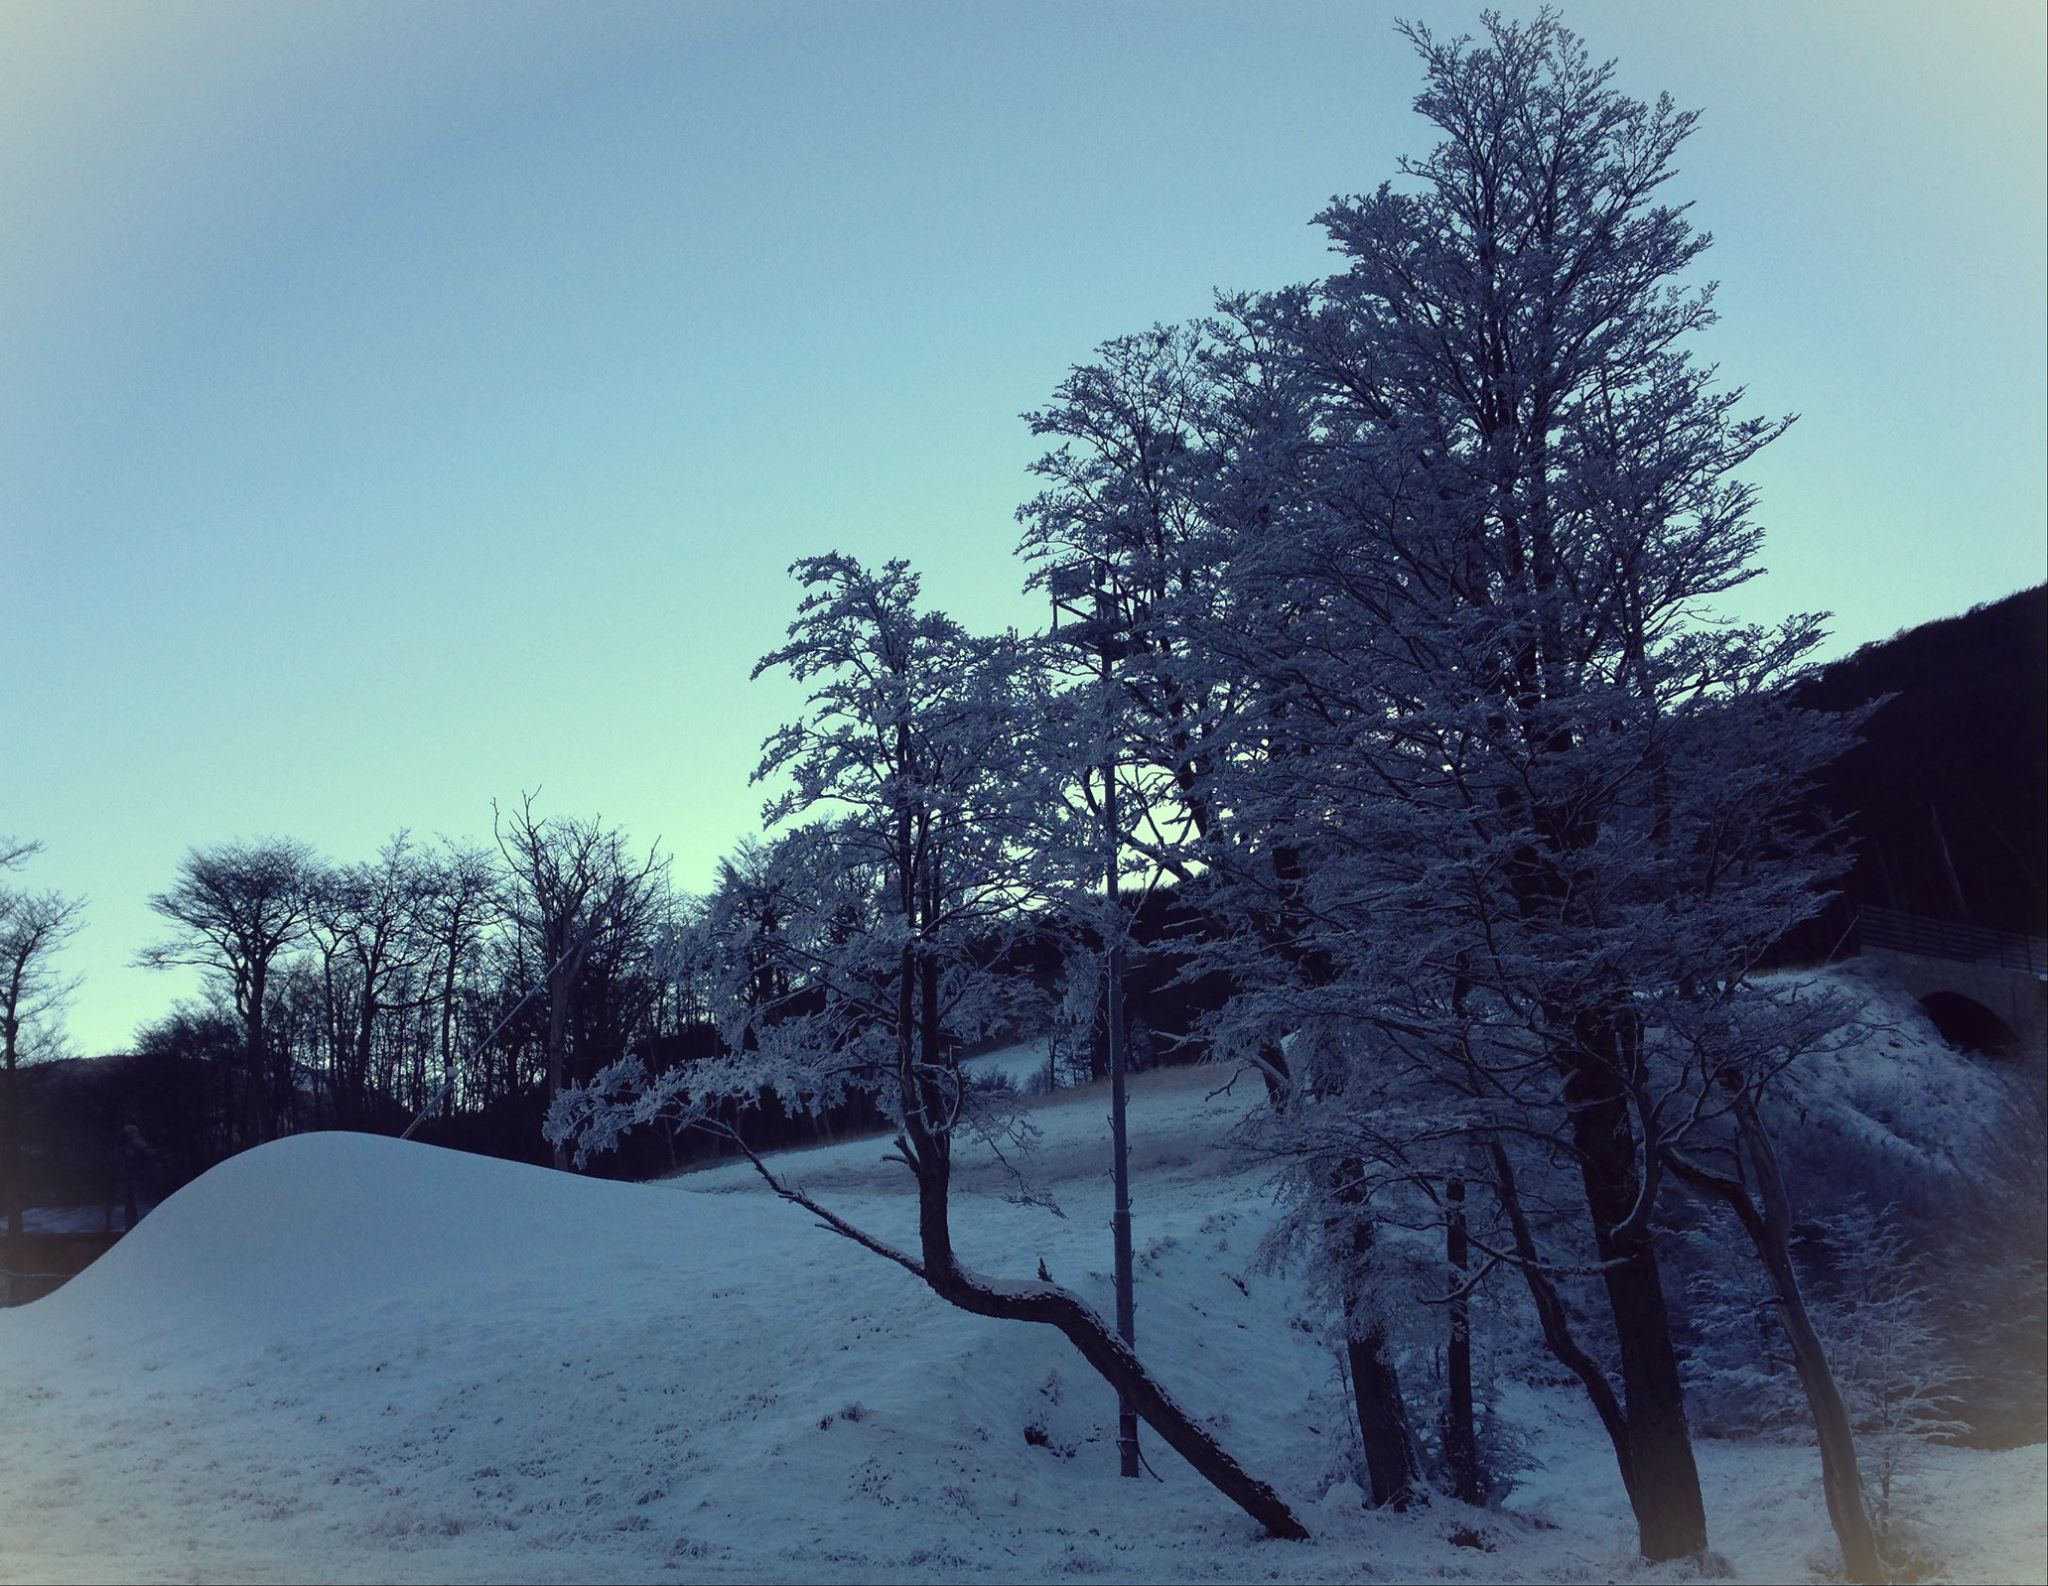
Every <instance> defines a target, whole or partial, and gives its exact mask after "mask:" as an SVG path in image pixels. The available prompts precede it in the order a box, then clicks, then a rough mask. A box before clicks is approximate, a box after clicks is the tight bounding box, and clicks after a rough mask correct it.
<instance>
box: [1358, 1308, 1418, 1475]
mask: <svg viewBox="0 0 2048 1586" xmlns="http://www.w3.org/2000/svg"><path fill="white" fill-rule="evenodd" d="M1345 1310H1346V1313H1347V1314H1346V1318H1345V1319H1346V1322H1347V1323H1348V1322H1349V1321H1350V1316H1349V1311H1350V1307H1349V1306H1346V1307H1345ZM1344 1355H1345V1360H1346V1362H1347V1364H1349V1366H1350V1368H1351V1398H1352V1407H1353V1409H1354V1410H1355V1411H1356V1413H1357V1415H1358V1435H1359V1439H1360V1441H1361V1442H1363V1443H1364V1445H1365V1475H1366V1481H1367V1482H1368V1484H1369V1485H1370V1486H1371V1488H1372V1492H1371V1495H1370V1496H1371V1501H1372V1506H1373V1507H1374V1508H1375V1509H1405V1508H1407V1507H1408V1505H1409V1504H1411V1503H1413V1502H1414V1501H1415V1488H1416V1484H1417V1481H1418V1477H1419V1472H1418V1471H1417V1469H1416V1462H1415V1445H1414V1444H1413V1443H1412V1442H1411V1441H1410V1440H1409V1437H1408V1405H1407V1401H1406V1400H1404V1399H1403V1398H1402V1396H1401V1379H1400V1377H1399V1375H1398V1374H1397V1373H1396V1372H1395V1370H1394V1363H1393V1361H1392V1360H1391V1359H1389V1358H1388V1355H1387V1335H1386V1333H1385V1332H1384V1331H1383V1330H1381V1329H1380V1328H1379V1327H1378V1326H1372V1327H1368V1328H1366V1329H1365V1330H1364V1333H1363V1335H1362V1336H1361V1335H1359V1334H1356V1333H1354V1334H1353V1335H1352V1336H1351V1337H1349V1338H1347V1339H1345V1341H1344Z"/></svg>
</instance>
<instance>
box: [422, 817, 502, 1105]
mask: <svg viewBox="0 0 2048 1586" xmlns="http://www.w3.org/2000/svg"><path fill="white" fill-rule="evenodd" d="M499 907H500V904H499V897H498V875H497V869H496V867H495V866H494V865H493V864H492V863H491V856H490V854H489V853H488V852H486V851H485V850H483V849H481V848H475V847H470V846H466V845H464V844H459V843H455V842H451V841H449V840H447V839H445V838H444V839H443V840H442V844H441V849H440V851H439V852H438V853H436V854H435V855H434V856H433V857H432V858H430V859H428V860H426V861H425V862H424V864H423V873H422V876H421V880H420V890H419V896H418V901H417V914H416V921H417V925H418V928H419V931H420V934H421V936H422V938H423V939H424V941H425V943H426V944H427V948H428V951H429V952H430V953H431V955H432V958H433V961H434V965H435V975H436V978H437V981H438V985H437V989H436V991H435V1001H436V1003H437V1004H438V1012H439V1020H440V1055H441V1111H442V1114H443V1116H446V1115H447V1114H449V1113H451V1112H453V1111H454V1110H455V1007H456V1000H457V997H456V987H457V982H458V980H459V978H460V976H461V973H462V963H463V960H464V959H465V958H466V957H468V956H469V954H470V953H471V952H472V951H474V949H475V947H476V945H477V943H478V941H479V940H480V939H481V937H482V935H483V933H484V930H485V929H486V927H488V926H489V924H490V922H491V921H492V920H493V919H494V918H495V917H496V916H497V914H498V912H499Z"/></svg>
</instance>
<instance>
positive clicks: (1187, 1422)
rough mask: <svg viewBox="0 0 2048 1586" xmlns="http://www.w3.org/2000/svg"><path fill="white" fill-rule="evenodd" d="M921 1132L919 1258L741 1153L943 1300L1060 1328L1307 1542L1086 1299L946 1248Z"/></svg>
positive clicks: (1199, 1470)
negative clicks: (994, 1273) (987, 1272)
mask: <svg viewBox="0 0 2048 1586" xmlns="http://www.w3.org/2000/svg"><path fill="white" fill-rule="evenodd" d="M923 1133H925V1131H923V1130H922V1129H920V1128H918V1127H917V1126H916V1125H915V1124H912V1125H910V1126H908V1127H906V1129H905V1131H904V1137H899V1141H898V1144H899V1146H908V1150H907V1153H906V1154H907V1155H908V1156H909V1158H910V1159H911V1162H912V1166H913V1170H914V1172H915V1174H916V1177H917V1202H918V1235H919V1243H920V1246H921V1249H922V1251H923V1257H922V1259H919V1258H918V1257H916V1256H912V1255H910V1254H908V1253H907V1252H905V1251H902V1250H898V1249H896V1248H895V1247H893V1246H891V1245H888V1244H885V1243H883V1242H882V1241H881V1240H879V1239H876V1238H873V1237H872V1236H871V1235H869V1234H867V1233H865V1232H864V1231H862V1230H861V1229H859V1228H856V1227H855V1226H854V1225H853V1224H851V1223H849V1222H847V1221H845V1220H844V1219H843V1218H841V1217H839V1216H837V1215H835V1214H834V1213H832V1212H829V1211H827V1210H826V1209H825V1208H824V1207H823V1206H820V1205H819V1204H818V1203H817V1202H816V1201H814V1200H812V1199H811V1198H810V1196H808V1195H806V1194H805V1193H804V1192H803V1191H802V1190H800V1189H797V1188H796V1187H794V1186H792V1185H788V1184H785V1183H783V1182H782V1181H781V1180H780V1179H778V1178H777V1177H775V1175H774V1174H773V1173H772V1172H771V1171H770V1170H769V1168H768V1166H767V1164H766V1163H764V1162H763V1161H762V1160H761V1159H760V1158H759V1157H758V1156H755V1155H754V1153H753V1152H751V1151H748V1152H747V1155H748V1157H749V1158H750V1160H752V1162H753V1164H754V1169H755V1171H756V1172H758V1173H759V1174H760V1175H761V1176H762V1178H764V1179H765V1180H767V1182H768V1186H769V1188H771V1189H772V1190H774V1191H775V1193H776V1194H777V1195H779V1196H781V1197H782V1198H783V1199H784V1200H786V1201H789V1202H791V1203H793V1204H795V1205H797V1206H801V1207H802V1208H803V1209H804V1210H805V1211H807V1212H809V1213H810V1214H811V1215H812V1216H814V1217H816V1218H817V1219H818V1220H819V1221H820V1222H821V1223H823V1224H824V1225H825V1226H826V1227H828V1228H830V1229H831V1230H832V1231H833V1232H834V1233H837V1234H841V1235H843V1236H844V1237H846V1238H848V1239H851V1240H852V1241H853V1242H854V1243H855V1244H858V1245H861V1246H862V1247H864V1248H866V1249H868V1250H872V1251H873V1252H874V1253H875V1254H876V1255H879V1256H883V1257H885V1258H887V1259H888V1260H890V1261H893V1262H895V1263H896V1264H897V1265H898V1266H900V1267H902V1268H903V1269H904V1270H905V1271H908V1272H912V1273H915V1274H916V1275H917V1276H918V1277H920V1278H922V1279H923V1280H924V1282H925V1284H926V1286H927V1287H929V1288H930V1289H931V1291H932V1292H933V1293H934V1294H936V1295H938V1297H939V1298H940V1299H942V1300H944V1301H946V1303H947V1304H949V1305H955V1306H958V1307H959V1308H960V1309H961V1310H963V1311H968V1312H971V1313H972V1314H974V1315H976V1316H987V1317H992V1318H994V1319H996V1320H998V1321H1009V1322H1038V1323H1041V1324H1043V1325H1045V1326H1048V1327H1055V1328H1057V1329H1059V1331H1060V1332H1061V1333H1062V1334H1063V1335H1064V1336H1065V1337H1066V1339H1067V1341H1068V1342H1069V1343H1071V1344H1072V1345H1073V1346H1074V1347H1075V1348H1076V1349H1077V1350H1079V1351H1080V1353H1081V1357H1082V1359H1084V1360H1086V1361H1087V1362H1088V1364H1089V1365H1091V1366H1093V1367H1094V1368H1095V1370H1096V1372H1097V1373H1098V1374H1099V1375H1100V1376H1101V1378H1102V1380H1103V1381H1104V1382H1105V1383H1107V1384H1108V1385H1109V1386H1110V1388H1112V1389H1113V1390H1114V1391H1115V1392H1116V1393H1117V1395H1118V1396H1119V1398H1121V1399H1122V1400H1124V1401H1126V1402H1128V1403H1129V1404H1130V1405H1131V1406H1132V1408H1134V1409H1135V1410H1136V1411H1137V1412H1138V1415H1139V1416H1140V1418H1141V1419H1143V1420H1144V1421H1145V1422H1146V1424H1147V1425H1149V1426H1150V1427H1151V1428H1152V1430H1153V1431H1155V1432H1157V1433H1158V1434H1159V1436H1160V1438H1161V1439H1162V1440H1163V1441H1164V1442H1165V1443H1166V1444H1167V1446H1168V1447H1170V1448H1172V1449H1173V1451H1174V1452H1175V1453H1177V1454H1179V1455H1180V1456H1181V1458H1182V1459H1185V1460H1186V1461H1187V1462H1188V1463H1189V1464H1190V1465H1191V1466H1193V1467H1194V1469H1195V1473H1196V1474H1197V1475H1199V1476H1200V1477H1202V1479H1203V1480H1205V1481H1207V1482H1208V1483H1209V1484H1210V1485H1211V1486H1212V1487H1214V1488H1215V1489H1216V1490H1217V1491H1218V1492H1220V1493H1222V1494H1223V1496H1224V1497H1226V1498H1228V1499H1230V1501H1231V1502H1232V1503H1235V1504H1236V1505H1237V1506H1238V1507H1239V1508H1240V1509H1242V1510H1244V1512H1245V1513H1246V1514H1248V1515H1250V1516H1251V1517H1252V1518H1253V1519H1254V1520H1256V1521H1258V1522H1259V1524H1260V1525H1262V1526H1264V1527H1265V1529H1266V1533H1267V1534H1268V1535H1269V1536H1276V1537H1282V1538H1285V1539H1287V1540H1289V1541H1297V1542H1299V1541H1306V1540H1307V1539H1308V1534H1309V1533H1308V1528H1307V1527H1306V1526H1304V1525H1303V1524H1302V1523H1301V1522H1300V1521H1299V1520H1297V1519H1296V1518H1295V1516H1294V1511H1293V1510H1292V1509H1290V1508H1289V1507H1288V1506H1287V1500H1286V1499H1284V1498H1282V1497H1281V1496H1280V1494H1279V1493H1278V1492H1276V1491H1274V1489H1273V1488H1272V1487H1270V1486H1269V1485H1267V1484H1266V1483H1265V1482H1263V1481H1260V1480H1259V1479H1258V1478H1257V1477H1255V1476H1253V1475H1251V1474H1250V1472H1248V1471H1247V1470H1246V1469H1245V1468H1244V1467H1243V1466H1242V1465H1240V1464H1239V1463H1238V1462H1237V1461H1236V1460H1235V1459H1233V1458H1232V1457H1231V1455H1230V1454H1229V1453H1228V1451H1226V1450H1225V1449H1224V1447H1223V1446H1222V1444H1220V1443H1218V1442H1217V1441H1216V1439H1215V1438H1214V1437H1213V1436H1211V1435H1210V1433H1209V1431H1208V1429H1207V1428H1205V1427H1204V1426H1203V1425H1202V1424H1201V1423H1200V1422H1199V1421H1197V1420H1196V1419H1195V1418H1194V1417H1193V1416H1192V1415H1190V1414H1189V1413H1188V1412H1187V1411H1186V1410H1185V1409H1183V1408H1182V1407H1181V1406H1180V1404H1179V1403H1178V1401H1176V1400H1175V1399H1174V1398H1173V1396H1172V1395H1171V1394H1169V1393H1168V1392H1167V1391H1166V1390H1165V1389H1164V1388H1162V1387H1161V1386H1160V1385H1159V1383H1158V1381H1157V1380H1156V1379H1155V1378H1154V1377H1153V1376H1152V1374H1151V1373H1150V1372H1149V1371H1147V1370H1146V1369H1145V1366H1144V1363H1143V1362H1141V1361H1140V1360H1139V1359H1138V1357H1137V1354H1136V1353H1135V1352H1134V1351H1133V1350H1132V1349H1131V1347H1130V1346H1129V1345H1128V1344H1126V1343H1125V1342H1124V1341H1123V1340H1122V1339H1121V1338H1119V1337H1118V1336H1117V1335H1116V1330H1115V1329H1114V1328H1112V1327H1111V1326H1109V1324H1108V1323H1106V1322H1105V1321H1104V1320H1103V1319H1102V1318H1101V1316H1099V1315H1097V1314H1096V1312H1095V1310H1094V1308H1093V1307H1092V1306H1090V1305H1088V1304H1086V1303H1085V1302H1084V1301H1082V1300H1081V1299H1080V1298H1079V1297H1078V1296H1077V1295H1075V1294H1072V1293H1070V1292H1069V1291H1068V1290H1066V1289H1063V1288H1061V1287H1060V1286H1059V1285H1058V1284H1056V1283H1046V1282H1007V1281H998V1280H995V1279H991V1278H986V1277H983V1276H981V1275H980V1274H979V1273H975V1272H972V1271H970V1270H968V1269H967V1268H966V1267H963V1266H962V1265H961V1264H960V1262H959V1260H958V1259H957V1258H956V1257H955V1256H954V1254H953V1238H952V1229H951V1224H950V1219H949V1216H948V1205H947V1201H948V1180H949V1178H950V1166H949V1163H948V1160H947V1153H946V1151H945V1149H944V1142H943V1139H942V1138H931V1137H927V1138H926V1140H925V1141H924V1142H923V1145H924V1146H926V1147H934V1146H935V1147H938V1149H936V1150H932V1151H930V1152H929V1153H927V1151H926V1150H924V1149H921V1148H920V1147H919V1146H917V1145H910V1143H909V1138H908V1137H913V1136H915V1135H917V1134H923ZM742 1149H745V1147H744V1145H742Z"/></svg>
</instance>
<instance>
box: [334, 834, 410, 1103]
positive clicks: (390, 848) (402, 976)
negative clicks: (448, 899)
mask: <svg viewBox="0 0 2048 1586" xmlns="http://www.w3.org/2000/svg"><path fill="white" fill-rule="evenodd" d="M423 886H424V877H423V875H422V872H421V868H420V863H419V860H418V858H417V856H416V854H415V851H414V849H413V846H412V840H411V838H410V837H409V836H408V835H407V834H406V833H405V832H404V831H400V832H399V833H398V835H397V836H395V837H393V838H392V839H391V840H390V841H389V842H387V843H386V844H385V845H384V847H383V849H382V850H381V851H380V852H379V853H378V855H377V858H376V859H375V860H374V861H373V862H371V863H368V864H355V865H343V866H339V867H337V868H335V869H331V870H323V871H321V872H319V873H318V874H316V875H314V876H313V877H311V878H310V884H309V886H308V888H307V897H308V920H307V925H308V929H309V930H310V931H311V932H312V934H313V935H314V936H315V938H316V939H317V941H318V942H319V944H320V948H321V953H322V957H323V961H324V963H325V965H326V969H327V973H326V976H325V979H326V983H327V987H328V991H329V1000H330V1006H334V1005H335V1004H336V1003H337V1002H338V1001H339V999H337V998H336V996H335V991H334V987H335V973H334V971H335V966H336V965H337V963H338V964H339V965H340V966H341V968H342V970H343V972H344V974H345V984H344V987H343V991H342V995H343V996H344V997H345V999H346V1008H345V1017H346V1027H345V1028H340V1027H337V1028H335V1030H334V1032H333V1035H334V1048H333V1054H332V1059H333V1067H332V1071H331V1076H330V1079H331V1085H332V1089H333V1094H334V1102H335V1111H336V1114H337V1117H338V1119H339V1121H340V1122H341V1123H343V1124H345V1125H349V1124H361V1123H362V1122H364V1121H365V1120H366V1115H367V1108H368V1104H369V1097H370V1091H371V1055H372V1051H373V1049H374V1045H375V1041H376V1034H377V1020H378V1016H379V1015H380V1014H381V1013H383V1012H384V1011H385V1010H386V1009H387V1007H390V1006H391V1005H392V1004H393V1001H394V998H395V997H396V996H398V995H399V994H400V988H401V987H402V986H403V984H404V982H405V980H406V979H407V977H408V976H409V975H410V973H411V971H412V969H413V968H414V966H415V964H416V963H417V961H418V959H419V957H420V956H421V954H422V952H423V951H424V944H423V943H421V942H419V941H418V940H417V939H416V936H415V932H414V923H415V917H416V914H417V911H418V907H419V903H420V899H421V896H422V891H423ZM339 1023H340V1021H339V1020H337V1025H339Z"/></svg>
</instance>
